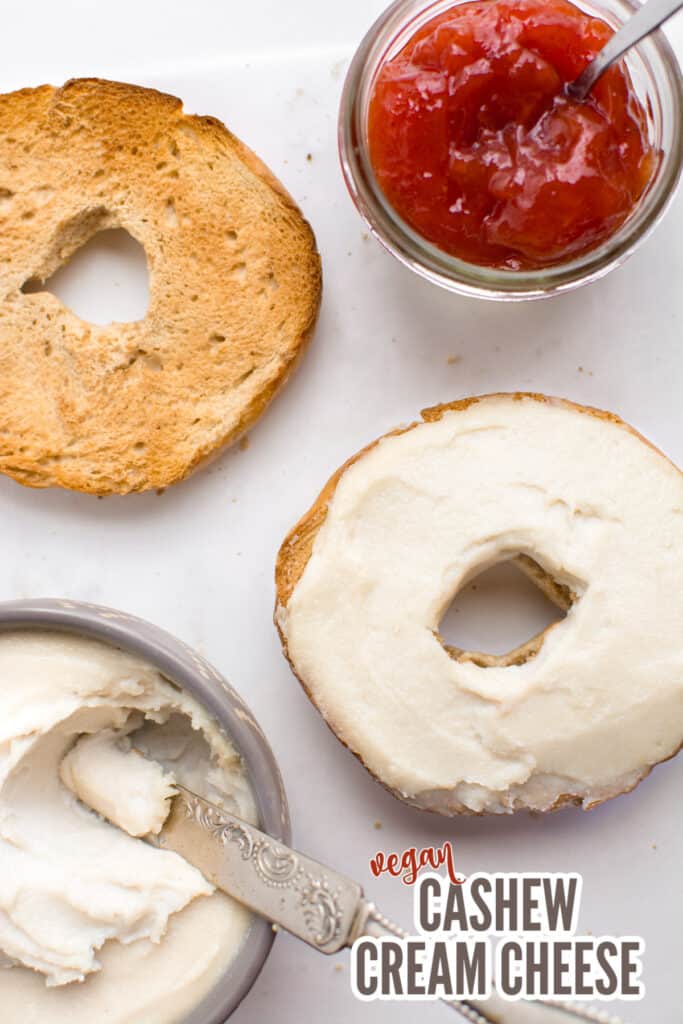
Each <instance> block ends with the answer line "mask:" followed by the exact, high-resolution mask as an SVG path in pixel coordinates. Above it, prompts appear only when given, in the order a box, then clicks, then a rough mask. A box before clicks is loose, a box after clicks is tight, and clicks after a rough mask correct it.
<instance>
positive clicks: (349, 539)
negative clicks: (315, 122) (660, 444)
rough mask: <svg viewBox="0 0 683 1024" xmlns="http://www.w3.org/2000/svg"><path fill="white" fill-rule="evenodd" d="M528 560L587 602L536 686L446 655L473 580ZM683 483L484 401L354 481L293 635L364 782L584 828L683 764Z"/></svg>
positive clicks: (291, 618)
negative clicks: (601, 809) (575, 808)
mask: <svg viewBox="0 0 683 1024" xmlns="http://www.w3.org/2000/svg"><path fill="white" fill-rule="evenodd" d="M518 554H523V555H527V556H528V557H530V558H532V559H534V560H535V561H536V562H537V563H539V564H540V565H541V567H542V568H543V569H544V570H545V571H546V572H547V573H548V574H549V575H550V576H551V577H553V578H554V580H556V581H558V582H559V583H560V584H564V585H566V586H568V587H569V588H570V590H571V591H572V592H573V593H574V594H575V595H576V600H575V602H574V604H573V605H572V607H571V608H570V610H569V612H568V614H567V616H566V618H565V619H564V620H563V621H562V622H561V623H559V624H558V625H556V626H555V627H554V628H553V629H551V630H549V631H548V632H547V634H546V636H545V638H544V641H543V643H542V646H541V648H540V650H539V651H538V653H537V654H536V656H535V657H531V658H529V660H527V661H526V662H525V663H524V664H520V665H508V666H505V667H500V666H493V667H482V666H481V665H478V664H475V663H473V662H471V661H466V660H457V659H456V658H455V657H453V656H451V654H450V653H449V651H448V650H446V649H445V647H444V645H443V644H442V643H441V642H440V640H439V637H438V629H439V623H440V621H441V618H442V616H443V614H444V612H445V610H446V608H447V607H448V605H449V603H450V602H451V600H452V599H453V597H454V595H455V594H456V593H457V592H458V591H459V590H460V589H461V588H462V587H463V586H464V585H465V584H466V583H467V582H468V581H469V580H470V579H472V578H473V577H474V576H475V575H476V574H478V573H479V572H481V571H483V570H485V569H486V568H488V567H489V566H491V565H493V564H495V563H496V562H499V561H501V560H504V559H508V558H512V557H515V556H517V555H518ZM682 577H683V475H681V473H680V472H679V470H678V469H676V467H675V466H673V465H672V464H671V463H670V462H669V461H668V460H667V459H666V458H665V457H664V456H663V455H662V454H661V453H659V452H657V451H656V450H655V449H654V448H652V447H651V446H650V445H648V444H647V443H646V442H644V440H643V439H642V438H640V437H639V436H638V435H636V434H635V433H634V432H633V431H631V430H630V429H629V428H627V427H626V426H625V425H624V424H622V423H620V422H618V421H615V420H614V419H610V418H608V417H606V416H604V415H599V414H596V413H594V412H593V411H591V410H585V409H581V408H579V407H577V406H572V405H570V404H569V403H563V402H559V401H554V400H545V401H541V400H537V399H534V398H533V397H531V396H527V397H524V398H522V397H519V396H505V395H502V396H490V397H488V398H485V399H481V400H478V401H475V402H474V403H473V404H470V405H468V406H466V407H464V408H462V407H460V408H456V409H454V410H448V408H446V409H445V411H443V413H442V415H441V416H440V418H435V419H433V420H431V419H430V421H429V422H425V423H421V424H419V425H417V426H415V427H414V428H413V429H410V430H408V431H407V432H404V433H402V434H399V435H395V436H391V435H389V436H387V437H385V438H383V439H382V440H380V441H379V442H378V443H377V444H376V445H375V446H374V447H372V448H371V449H369V450H368V451H367V452H365V453H364V454H363V455H362V456H361V457H360V458H358V459H357V460H356V461H355V462H353V463H352V464H351V465H350V466H348V467H347V468H346V469H345V471H344V472H343V473H342V475H341V477H340V479H339V481H338V483H337V486H336V489H335V490H334V492H333V494H332V496H331V498H330V500H329V504H328V507H327V514H326V517H325V520H324V522H323V524H322V526H321V527H320V529H319V531H318V533H317V536H316V537H315V541H314V544H313V549H312V553H311V556H310V558H309V560H308V562H307V564H306V566H305V568H304V570H303V573H302V574H301V576H300V578H299V580H298V582H297V583H296V585H295V587H294V589H293V592H292V593H291V595H290V596H289V598H288V600H287V602H286V606H283V605H280V606H279V608H278V610H277V621H278V625H279V627H280V629H281V632H282V635H283V638H284V641H285V642H286V645H287V653H288V656H289V658H290V660H291V662H292V665H293V666H294V669H295V671H296V672H297V674H298V675H299V677H300V678H301V680H302V681H303V683H304V684H305V686H306V688H307V690H308V692H309V693H310V695H311V697H312V699H313V700H314V701H315V703H316V705H317V706H318V708H319V709H320V711H321V712H322V714H323V715H324V716H325V718H326V719H327V721H328V722H329V723H330V725H331V726H332V728H333V729H334V730H335V732H336V733H337V735H338V736H339V737H340V739H342V740H343V742H344V743H346V744H347V745H348V746H349V747H350V748H351V749H352V750H353V751H354V752H356V753H357V754H358V755H359V756H360V757H361V759H362V760H363V762H364V763H365V764H366V766H367V767H368V768H369V769H370V771H372V772H373V774H374V775H375V776H377V777H378V778H379V779H380V780H381V781H382V782H384V783H385V784H386V785H387V786H389V787H390V788H392V789H393V790H394V791H396V792H398V793H399V795H402V796H403V797H405V798H407V799H409V800H410V801H411V802H413V803H417V804H419V805H421V806H426V807H430V808H433V809H437V810H440V811H442V812H444V813H449V812H457V811H474V812H482V811H489V812H497V813H504V812H508V811H512V810H515V809H517V808H520V807H529V808H534V809H539V810H545V809H548V808H550V807H552V806H553V805H555V804H557V803H559V802H562V801H564V800H566V799H571V800H574V801H576V802H581V803H583V804H584V806H590V805H591V804H593V803H595V802H598V801H600V800H603V799H606V798H608V797H610V796H614V795H616V794H618V793H620V792H623V791H625V790H627V789H629V788H631V787H632V786H633V785H635V783H636V782H637V781H639V779H640V778H642V777H643V775H645V774H646V773H647V772H648V770H649V769H650V768H651V766H652V765H654V764H656V763H657V762H659V761H662V760H663V759H665V758H667V757H669V756H671V755H672V754H674V753H675V752H676V751H677V750H678V748H679V747H680V746H681V744H682V743H683V646H682V645H681V626H682V623H683V591H682V590H681V586H680V581H681V578H682Z"/></svg>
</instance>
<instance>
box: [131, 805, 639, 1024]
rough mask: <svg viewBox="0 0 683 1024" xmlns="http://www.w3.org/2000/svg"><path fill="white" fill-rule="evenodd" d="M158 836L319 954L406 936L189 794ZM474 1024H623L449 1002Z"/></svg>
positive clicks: (517, 1006)
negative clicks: (369, 939)
mask: <svg viewBox="0 0 683 1024" xmlns="http://www.w3.org/2000/svg"><path fill="white" fill-rule="evenodd" d="M177 789H178V795H177V796H176V797H175V798H174V800H173V802H172V805H171V813H170V814H169V816H168V819H167V821H166V824H165V825H164V827H163V829H162V831H161V833H160V834H159V835H158V836H149V837H148V841H149V842H151V843H153V844H154V845H155V846H159V847H161V848H162V849H170V850H173V851H175V852H176V853H179V854H180V855H181V856H182V857H185V859H186V860H187V861H189V863H190V864H194V866H195V867H197V868H198V869H199V870H200V871H201V872H202V874H203V875H204V876H205V878H207V879H208V880H209V881H210V882H213V884H214V885H215V886H217V887H218V888H219V889H222V890H223V891H224V892H226V893H228V894H229V895H231V896H234V898H235V899H237V900H239V901H240V903H243V904H244V905H245V906H247V907H249V909H250V910H253V911H254V913H256V914H259V915H260V916H261V917H265V918H266V920H268V921H272V922H273V924H274V925H277V926H278V927H279V928H284V929H285V931H288V932H290V933H291V934H292V935H295V936H296V937H297V938H299V939H302V940H303V941H304V942H307V943H308V945H309V946H313V947H314V948H315V949H318V950H320V952H321V953H337V952H338V951H339V950H341V949H343V948H344V947H345V946H350V945H352V944H353V942H354V941H355V940H356V939H357V938H359V937H360V936H362V935H369V936H374V937H379V936H383V935H394V936H396V937H397V938H405V937H406V932H404V931H403V929H402V928H399V927H398V925H395V924H393V922H391V921H389V920H388V919H387V918H386V917H384V916H383V915H382V914H381V913H380V912H379V911H378V910H377V908H376V907H375V905H374V903H370V902H368V901H367V900H364V899H363V890H362V888H361V886H360V885H358V884H357V882H354V881H353V880H352V879H350V878H347V877H346V876H345V875H340V874H339V873H338V872H337V871H333V870H332V869H331V868H328V867H325V866H324V865H323V864H320V863H318V861H315V860H312V859H311V858H310V857H306V856H304V854H302V853H298V852H296V851H295V850H291V849H290V848H289V847H288V846H285V845H284V844H283V843H279V842H278V841H277V840H275V839H273V838H272V837H271V836H268V835H266V834H265V833H264V832H261V831H260V830H259V829H257V828H254V826H253V825H249V824H248V823H247V822H245V821H242V820H241V819H240V818H237V817H235V816H234V815H232V814H229V813H228V812H227V811H224V810H222V809H221V808H220V807H216V805H215V804H212V803H209V801H208V800H204V799H202V797H200V796H197V795H196V794H195V793H192V792H191V791H190V790H188V789H185V788H184V787H183V786H177ZM444 1002H445V1003H446V1005H447V1006H450V1007H451V1008H452V1009H454V1010H457V1011H458V1013H459V1014H460V1015H461V1017H463V1018H464V1019H465V1020H466V1021H469V1022H470V1024H578V1022H580V1021H584V1022H590V1024H622V1022H621V1021H619V1020H617V1019H616V1018H615V1017H611V1016H610V1015H609V1014H606V1013H601V1012H600V1011H595V1010H588V1009H584V1008H583V1007H574V1006H569V1005H568V1004H564V1003H562V1004H560V1003H554V1002H553V1003H547V1002H541V1001H533V1002H526V1001H523V1002H518V1003H517V1002H516V1003H511V1002H506V1001H505V1000H503V999H501V998H500V996H498V995H496V994H495V993H493V994H492V997H491V999H487V1000H462V1001H458V1000H444Z"/></svg>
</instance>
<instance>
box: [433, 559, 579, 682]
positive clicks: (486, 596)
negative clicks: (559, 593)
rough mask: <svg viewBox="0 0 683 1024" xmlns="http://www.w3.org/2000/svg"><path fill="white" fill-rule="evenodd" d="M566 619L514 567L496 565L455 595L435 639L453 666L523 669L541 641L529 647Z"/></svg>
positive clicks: (552, 603) (564, 614) (527, 578)
mask: <svg viewBox="0 0 683 1024" xmlns="http://www.w3.org/2000/svg"><path fill="white" fill-rule="evenodd" d="M528 562H529V563H530V565H531V566H532V567H533V566H535V567H536V568H537V569H538V570H539V572H540V574H541V575H545V574H544V573H543V570H542V569H540V567H539V566H536V563H533V562H531V560H528ZM566 614H567V612H566V610H564V609H563V608H561V607H559V605H558V604H555V603H554V602H553V601H551V600H550V599H549V598H548V597H546V595H545V593H543V591H542V590H541V589H539V586H538V585H537V584H535V583H534V582H532V580H531V579H530V578H529V577H528V576H527V574H526V573H524V572H522V570H521V569H520V568H518V566H517V565H516V563H515V562H514V561H512V560H509V561H505V562H498V563H497V564H496V565H494V566H492V567H490V568H488V569H486V570H484V571H483V572H481V573H479V575H478V576H475V577H474V578H473V579H471V580H470V581H469V582H468V583H467V584H466V585H465V586H464V587H463V588H462V589H461V590H460V591H458V593H457V594H456V595H455V597H454V598H453V600H452V601H451V603H450V605H449V606H448V608H447V609H446V612H445V613H444V615H443V617H442V619H441V622H440V624H439V638H440V640H441V642H442V643H443V644H444V646H445V647H446V648H447V650H448V651H449V653H450V654H451V655H452V656H453V657H455V658H457V659H458V660H459V661H473V662H475V663H476V664H478V665H481V666H482V667H488V665H501V664H511V665H515V664H523V663H524V662H525V661H528V660H530V659H531V658H533V657H534V656H535V655H536V654H537V653H538V651H539V650H540V647H541V644H542V637H541V638H540V639H539V642H538V643H530V641H535V640H536V639H537V638H539V637H540V635H541V634H543V633H544V631H545V630H547V629H549V628H550V627H552V626H554V625H556V624H557V623H558V622H562V620H563V619H564V618H565V617H566ZM527 644H528V645H529V646H528V647H527V646H526V645H527ZM520 648H522V650H521V651H519V649H520ZM524 648H526V649H524ZM496 659H499V660H496Z"/></svg>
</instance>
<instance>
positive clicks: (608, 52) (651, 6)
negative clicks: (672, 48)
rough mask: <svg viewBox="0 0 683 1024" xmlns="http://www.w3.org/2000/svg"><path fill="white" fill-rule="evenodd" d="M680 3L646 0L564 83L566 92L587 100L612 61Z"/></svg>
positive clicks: (682, 1)
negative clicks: (570, 80)
mask: <svg viewBox="0 0 683 1024" xmlns="http://www.w3.org/2000/svg"><path fill="white" fill-rule="evenodd" d="M681 7H683V0H647V3H644V4H643V6H642V7H641V8H640V10H639V11H636V13H635V14H634V15H633V17H632V18H629V20H628V21H627V22H626V24H625V25H622V26H621V28H620V29H619V30H618V32H615V33H614V35H613V36H612V38H611V39H610V40H609V42H608V43H606V44H605V46H603V48H602V50H600V52H599V53H598V54H597V55H596V56H595V57H594V58H593V60H592V61H591V62H590V64H587V65H586V67H585V68H584V69H583V71H582V72H581V74H580V75H579V77H578V78H577V79H575V80H574V81H573V82H569V83H568V84H567V85H566V86H565V92H566V94H567V96H570V97H571V99H573V100H585V99H586V97H587V96H588V93H589V92H590V91H591V89H592V88H593V86H594V85H595V83H596V82H597V80H598V78H600V76H601V75H602V74H603V73H604V72H605V71H606V70H607V68H608V67H609V66H610V65H611V64H614V62H615V61H616V60H619V58H620V57H623V55H624V54H625V53H626V51H627V50H630V49H631V47H632V46H635V45H636V43H639V42H640V40H641V39H644V38H645V36H649V34H650V33H651V32H654V30H655V29H656V28H659V26H660V25H663V24H664V22H665V21H668V19H669V18H670V17H671V16H672V15H674V14H676V12H677V11H679V10H680V9H681Z"/></svg>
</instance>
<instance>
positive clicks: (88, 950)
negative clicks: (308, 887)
mask: <svg viewBox="0 0 683 1024" xmlns="http://www.w3.org/2000/svg"><path fill="white" fill-rule="evenodd" d="M132 743H134V744H135V748H136V750H141V751H143V752H144V753H145V754H146V755H147V757H149V758H151V759H153V760H154V761H156V762H158V763H159V764H161V765H162V766H163V768H164V770H165V771H166V772H168V777H169V778H173V779H175V780H177V781H178V782H180V783H182V784H184V785H185V786H187V788H189V789H192V790H194V791H195V792H197V793H199V794H200V795H201V796H203V797H205V798H206V799H208V800H211V801H212V802H214V803H216V804H218V805H219V806H222V807H224V808H225V809H226V810H229V811H230V812H232V813H233V814H237V815H239V816H240V817H242V818H244V819H246V820H247V821H250V822H252V823H253V824H258V825H259V826H260V827H261V828H262V829H263V830H264V831H266V832H268V833H269V834H270V835H272V836H274V837H275V838H276V839H280V840H282V841H283V842H285V843H288V842H289V838H290V831H289V817H288V809H287V801H286V796H285V794H284V790H283V786H282V781H281V777H280V773H279V770H278V767H277V764H276V762H275V759H274V757H273V754H272V751H271V750H270V747H269V746H268V743H267V741H266V739H265V738H264V736H263V734H262V732H261V730H260V729H259V727H258V725H257V723H256V722H255V720H254V719H253V716H252V715H251V712H250V711H249V710H248V708H247V707H246V706H245V705H244V703H243V702H242V700H241V698H240V697H239V696H238V695H237V694H236V693H235V691H234V690H233V689H232V688H231V687H230V686H229V685H228V684H227V683H226V682H225V680H224V679H223V678H222V677H221V676H220V675H219V674H218V673H217V672H216V671H215V669H213V668H212V667H211V666H210V665H209V664H208V663H207V662H206V661H205V660H204V659H203V658H202V657H201V656H200V655H198V654H197V653H195V652H194V651H192V650H191V649H190V648H188V647H186V646H185V645H184V644H183V643H182V642H181V641H179V640H176V639H175V638H174V637H172V636H171V635H170V634H168V633H165V632H164V631H163V630H161V629H158V628H157V627H155V626H152V625H151V624H149V623H147V622H144V621H142V620H140V619H137V618H134V617H132V616H129V615H126V614H124V613H122V612H117V611H114V610H112V609H107V608H100V607H96V606H93V605H87V604H80V603H77V602H71V601H59V600H44V601H17V602H9V603H2V604H0V1005H1V1006H2V1008H3V1015H4V1019H5V1020H7V1021H22V1024H37V1022H40V1024H57V1022H60V1024H62V1022H63V1021H66V1020H68V1021H69V1024H92V1021H95V1020H96V1021H98V1022H106V1024H143V1022H144V1024H150V1021H153V1022H154V1024H222V1022H223V1021H225V1020H226V1019H227V1018H228V1017H229V1016H230V1014H231V1013H232V1011H233V1010H234V1009H235V1007H236V1006H237V1005H238V1004H239V1002H240V1001H241V999H242V998H243V997H244V995H245V994H246V993H247V991H248V990H249V988H250V987H251V985H252V984H253V982H254V980H255V978H256V976H257V975H258V973H259V971H260V969H261V967H262V966H263V963H264V962H265V959H266V957H267V955H268V952H269V950H270V947H271V944H272V942H273V931H272V928H271V926H270V925H269V924H268V923H267V922H265V921H263V920H261V919H259V918H257V917H255V916H254V915H252V914H251V913H250V912H249V911H247V910H246V909H245V908H244V907H242V906H241V905H240V904H239V903H237V902H236V901H235V900H233V899H231V898H230V897H229V896H227V895H225V894H224V893H222V892H219V891H217V890H216V889H215V888H214V887H213V886H212V885H211V884H210V883H209V882H208V881H207V880H206V879H205V878H204V877H203V876H202V874H201V873H200V872H199V871H198V870H197V869H196V868H195V867H193V866H192V865H191V864H189V863H188V862H187V861H185V860H184V859H183V858H182V857H180V856H179V855H178V854H176V853H173V852H172V851H170V850H164V849H160V848H157V847H155V846H153V845H150V844H149V843H147V842H145V840H144V839H143V838H142V837H136V836H135V835H134V834H131V832H133V833H134V832H135V828H134V827H131V829H130V831H123V830H122V829H119V828H116V827H115V826H114V825H112V824H110V822H109V821H108V820H106V819H105V818H104V817H101V816H100V815H99V814H97V813H96V812H95V811H93V810H92V808H91V807H89V806H87V805H86V804H85V803H83V802H81V801H80V800H79V799H77V797H76V796H75V795H74V792H73V787H71V788H70V786H69V785H67V784H66V783H71V782H72V781H73V778H72V777H73V775H74V773H79V779H78V782H79V785H78V792H82V791H85V792H87V789H88V783H89V778H90V774H92V782H93V785H95V786H96V785H97V784H98V778H97V776H98V773H99V772H100V771H101V772H103V773H105V772H107V771H108V770H109V768H110V764H109V763H108V760H107V759H111V758H112V756H114V754H113V752H114V751H118V750H120V749H125V745H126V744H132ZM84 745H85V749H86V750H87V754H88V756H87V759H83V758H82V757H81V756H78V757H77V756H76V753H75V751H78V750H81V749H83V746H84ZM117 756H118V755H117ZM138 762H139V764H138ZM126 764H127V768H126V773H127V775H126V779H125V780H124V779H123V778H122V779H121V783H120V786H119V785H116V784H115V785H114V786H112V788H111V792H110V793H109V794H108V796H109V798H110V799H111V801H112V804H113V806H116V810H117V814H118V815H119V816H121V817H123V818H124V819H126V820H130V821H131V822H135V821H136V820H137V819H138V818H140V817H141V816H142V818H143V819H144V812H145V806H146V802H148V801H154V800H156V801H157V802H158V801H159V799H160V798H162V797H163V794H160V793H159V792H155V791H154V789H153V787H154V785H155V782H154V780H155V779H157V778H158V776H155V775H154V773H150V772H149V761H148V760H147V758H146V757H140V758H132V759H131V758H129V759H128V761H127V762H126ZM84 772H85V775H84ZM136 772H139V777H137V776H136V774H135V773H136ZM111 777H113V778H116V774H115V773H114V774H113V775H112V776H111ZM156 784H157V785H158V783H156ZM150 787H152V788H150ZM116 820H118V818H117V819H116Z"/></svg>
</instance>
